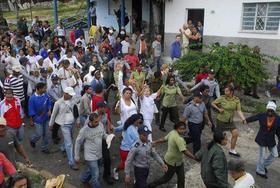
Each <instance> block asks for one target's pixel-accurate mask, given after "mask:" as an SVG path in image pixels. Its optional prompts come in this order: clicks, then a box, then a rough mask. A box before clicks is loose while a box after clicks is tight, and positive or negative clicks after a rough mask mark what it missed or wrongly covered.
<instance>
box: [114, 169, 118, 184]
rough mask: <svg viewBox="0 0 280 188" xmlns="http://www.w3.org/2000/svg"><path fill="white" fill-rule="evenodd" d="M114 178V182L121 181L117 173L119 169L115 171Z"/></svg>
mask: <svg viewBox="0 0 280 188" xmlns="http://www.w3.org/2000/svg"><path fill="white" fill-rule="evenodd" d="M113 178H114V180H116V181H118V180H119V173H118V172H117V169H116V168H114V169H113Z"/></svg>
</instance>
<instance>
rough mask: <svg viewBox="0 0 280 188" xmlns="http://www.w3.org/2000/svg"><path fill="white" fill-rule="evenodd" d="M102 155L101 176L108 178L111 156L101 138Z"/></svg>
mask: <svg viewBox="0 0 280 188" xmlns="http://www.w3.org/2000/svg"><path fill="white" fill-rule="evenodd" d="M102 157H103V166H104V171H103V178H109V177H110V176H111V158H110V150H109V149H108V148H107V143H106V141H105V140H102Z"/></svg>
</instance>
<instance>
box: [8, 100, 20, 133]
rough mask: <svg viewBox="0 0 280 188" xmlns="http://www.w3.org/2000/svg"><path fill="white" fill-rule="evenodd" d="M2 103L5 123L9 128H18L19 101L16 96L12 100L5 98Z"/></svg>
mask: <svg viewBox="0 0 280 188" xmlns="http://www.w3.org/2000/svg"><path fill="white" fill-rule="evenodd" d="M3 105H5V108H6V109H5V112H4V118H5V119H6V121H7V125H8V126H9V127H11V128H15V129H17V128H19V127H20V126H21V125H22V119H21V113H20V112H21V104H20V101H19V100H17V99H16V98H13V99H12V100H6V99H5V100H4V104H3Z"/></svg>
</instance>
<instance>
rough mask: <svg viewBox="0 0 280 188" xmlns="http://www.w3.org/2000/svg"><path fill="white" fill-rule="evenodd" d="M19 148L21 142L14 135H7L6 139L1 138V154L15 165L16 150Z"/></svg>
mask: <svg viewBox="0 0 280 188" xmlns="http://www.w3.org/2000/svg"><path fill="white" fill-rule="evenodd" d="M18 147H19V141H18V140H17V138H16V137H15V136H13V135H12V134H10V133H6V135H5V136H4V137H0V152H1V153H3V154H4V155H5V156H6V157H7V159H9V161H11V162H12V163H13V164H14V165H15V162H16V159H15V148H18Z"/></svg>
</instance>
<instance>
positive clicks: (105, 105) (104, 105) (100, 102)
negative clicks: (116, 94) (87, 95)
mask: <svg viewBox="0 0 280 188" xmlns="http://www.w3.org/2000/svg"><path fill="white" fill-rule="evenodd" d="M96 107H97V108H105V107H107V104H106V102H105V101H99V102H97V104H96Z"/></svg>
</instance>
